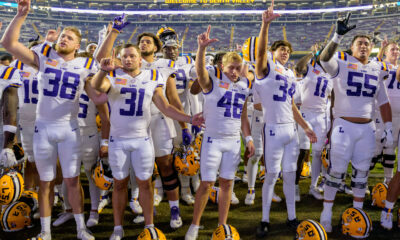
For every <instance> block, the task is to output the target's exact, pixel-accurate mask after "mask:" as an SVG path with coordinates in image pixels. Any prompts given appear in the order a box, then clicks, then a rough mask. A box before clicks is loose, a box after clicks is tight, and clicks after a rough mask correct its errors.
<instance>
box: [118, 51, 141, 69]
mask: <svg viewBox="0 0 400 240" xmlns="http://www.w3.org/2000/svg"><path fill="white" fill-rule="evenodd" d="M121 62H122V66H123V67H124V69H125V70H128V71H135V70H136V69H138V68H140V65H141V63H142V58H141V57H140V54H139V53H138V51H137V50H136V48H134V47H129V48H123V49H122V50H121Z"/></svg>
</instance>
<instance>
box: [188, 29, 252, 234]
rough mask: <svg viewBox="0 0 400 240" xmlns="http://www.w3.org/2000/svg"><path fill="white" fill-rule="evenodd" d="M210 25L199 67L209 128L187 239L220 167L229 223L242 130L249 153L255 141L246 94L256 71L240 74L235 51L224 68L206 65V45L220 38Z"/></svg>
mask: <svg viewBox="0 0 400 240" xmlns="http://www.w3.org/2000/svg"><path fill="white" fill-rule="evenodd" d="M210 30H211V26H208V29H207V32H205V33H202V34H200V35H199V36H198V37H197V42H198V50H197V54H196V58H197V59H196V71H197V76H198V79H197V81H198V83H199V84H200V87H201V88H202V90H203V94H204V117H205V119H206V129H205V132H204V135H203V142H202V146H201V153H200V172H201V182H200V186H199V189H198V190H197V192H196V197H195V202H194V211H193V220H192V224H191V225H190V227H189V229H188V231H187V232H186V235H185V240H195V239H197V236H198V231H199V227H200V219H201V215H202V214H203V211H204V209H205V207H206V204H207V201H208V196H209V191H210V188H211V187H212V186H213V185H214V183H215V181H216V177H217V171H218V170H219V187H220V192H219V200H218V213H219V217H218V224H219V225H223V224H226V221H227V218H228V212H229V206H230V198H231V196H232V193H231V191H232V182H233V179H234V177H235V172H236V169H237V166H238V164H239V162H240V144H241V141H240V130H242V131H243V135H244V136H245V138H246V148H247V149H248V150H249V157H251V156H252V155H253V154H254V144H253V139H252V137H251V135H250V134H251V133H250V124H249V121H248V118H247V106H246V105H247V97H248V96H249V95H250V94H251V93H252V90H251V87H252V86H251V85H252V84H251V83H252V80H253V79H254V74H248V75H247V76H246V77H240V72H241V70H242V67H243V64H242V58H241V57H240V56H239V54H237V53H235V52H229V53H226V54H225V55H224V57H223V59H222V65H221V67H222V71H221V70H220V69H219V68H218V67H214V66H213V67H208V68H206V65H205V53H206V48H207V47H208V46H209V45H210V44H211V43H213V42H216V41H217V39H210V38H209V35H210Z"/></svg>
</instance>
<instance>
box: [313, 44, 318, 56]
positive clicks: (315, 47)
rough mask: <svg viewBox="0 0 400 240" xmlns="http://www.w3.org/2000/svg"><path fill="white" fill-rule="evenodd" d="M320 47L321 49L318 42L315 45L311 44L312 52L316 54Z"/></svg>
mask: <svg viewBox="0 0 400 240" xmlns="http://www.w3.org/2000/svg"><path fill="white" fill-rule="evenodd" d="M318 49H319V45H318V43H315V44H314V45H312V46H311V52H312V53H313V54H314V55H315V54H317V52H318Z"/></svg>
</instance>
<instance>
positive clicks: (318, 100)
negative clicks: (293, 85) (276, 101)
mask: <svg viewBox="0 0 400 240" xmlns="http://www.w3.org/2000/svg"><path fill="white" fill-rule="evenodd" d="M302 82H303V84H302V86H301V88H300V89H301V109H310V110H312V111H316V112H325V111H326V103H327V98H328V96H329V95H330V94H331V92H332V87H333V83H332V80H331V79H330V76H329V74H327V73H325V71H324V70H323V69H322V68H321V66H320V65H318V63H317V62H316V61H315V60H314V59H311V61H310V63H308V64H307V73H306V75H305V76H304V78H303V80H302Z"/></svg>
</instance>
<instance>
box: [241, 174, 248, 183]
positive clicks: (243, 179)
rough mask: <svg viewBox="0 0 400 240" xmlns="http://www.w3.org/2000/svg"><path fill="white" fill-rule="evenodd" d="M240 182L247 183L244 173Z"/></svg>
mask: <svg viewBox="0 0 400 240" xmlns="http://www.w3.org/2000/svg"><path fill="white" fill-rule="evenodd" d="M242 182H244V183H247V182H248V179H247V173H246V172H245V173H243V176H242Z"/></svg>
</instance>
